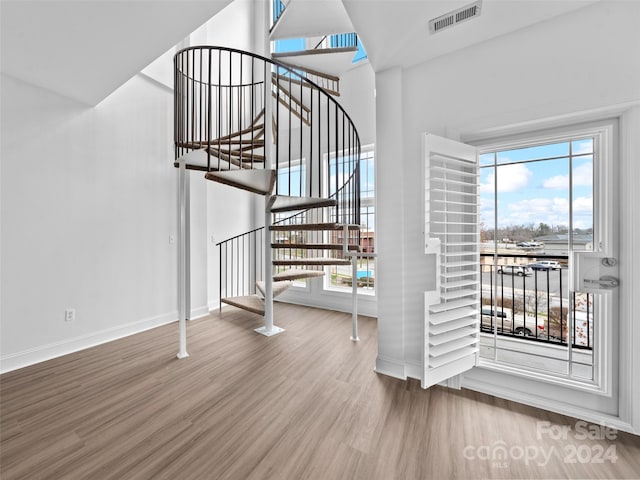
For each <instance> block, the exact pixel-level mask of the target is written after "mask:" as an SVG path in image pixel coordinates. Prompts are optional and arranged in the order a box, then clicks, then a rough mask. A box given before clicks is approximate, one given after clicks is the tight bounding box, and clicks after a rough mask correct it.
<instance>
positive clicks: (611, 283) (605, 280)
mask: <svg viewBox="0 0 640 480" xmlns="http://www.w3.org/2000/svg"><path fill="white" fill-rule="evenodd" d="M584 283H591V284H597V285H600V286H601V287H602V288H615V287H618V286H620V280H618V279H617V278H616V277H611V276H609V275H604V276H602V277H600V278H599V279H598V280H594V279H590V278H585V279H584Z"/></svg>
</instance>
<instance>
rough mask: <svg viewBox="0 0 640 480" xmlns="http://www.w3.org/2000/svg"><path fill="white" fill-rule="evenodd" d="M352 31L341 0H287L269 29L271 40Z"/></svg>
mask: <svg viewBox="0 0 640 480" xmlns="http://www.w3.org/2000/svg"><path fill="white" fill-rule="evenodd" d="M269 1H270V0H269ZM285 3H286V2H285ZM353 31H354V29H353V25H352V24H351V20H349V16H348V15H347V12H346V11H345V9H344V5H343V4H342V0H289V3H288V4H287V7H286V8H285V10H284V12H283V14H282V17H281V18H280V20H279V21H278V23H276V25H275V27H274V28H273V30H272V31H271V40H276V39H282V38H299V37H314V36H322V35H328V34H333V33H349V32H353Z"/></svg>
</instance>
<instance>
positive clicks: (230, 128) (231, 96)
mask: <svg viewBox="0 0 640 480" xmlns="http://www.w3.org/2000/svg"><path fill="white" fill-rule="evenodd" d="M174 68H175V77H174V81H175V88H174V92H175V93H174V98H175V101H174V107H175V131H174V134H175V156H176V159H177V158H179V157H181V156H182V155H184V154H185V153H187V152H188V151H191V150H194V149H202V148H204V150H205V151H206V153H207V163H206V166H205V165H201V167H202V168H200V169H204V170H207V171H211V170H225V169H229V170H231V169H236V168H237V169H242V168H260V166H261V165H262V162H265V161H267V160H268V159H271V160H272V161H273V164H274V165H273V166H275V169H276V171H277V174H278V178H279V180H280V181H279V182H278V187H277V188H278V190H277V193H278V194H280V195H295V194H296V193H297V195H311V196H323V197H326V198H331V197H335V198H336V200H337V206H336V207H335V208H334V210H335V212H334V214H335V220H336V221H338V220H341V222H338V223H350V224H353V223H359V216H360V207H359V205H360V203H359V163H360V162H359V160H360V138H359V135H358V132H357V129H356V127H355V125H354V123H353V120H352V119H351V117H350V115H349V114H348V113H347V112H346V111H345V110H344V108H343V107H342V105H340V104H339V103H338V102H337V101H336V99H335V98H334V97H333V96H332V94H331V93H330V92H329V91H327V90H325V89H324V88H323V87H322V86H321V85H318V84H317V83H316V82H314V81H313V80H311V79H309V78H307V77H306V76H305V75H304V74H303V73H300V72H299V71H297V70H296V69H295V68H292V67H290V66H288V65H285V64H283V63H281V62H278V61H276V60H272V59H269V58H266V57H264V56H261V55H258V54H255V53H252V52H246V51H242V50H239V49H235V48H229V47H221V46H192V47H187V48H184V49H182V50H180V51H179V52H177V53H176V54H175V56H174ZM274 73H275V75H273V74H274ZM287 78H288V80H289V81H288V85H287ZM294 82H295V88H292V84H293V83H294ZM287 87H288V88H287ZM271 97H274V100H271ZM267 102H271V104H270V105H269V106H268V105H267ZM305 102H306V103H307V104H305ZM309 102H310V105H308V104H309ZM269 107H271V108H269ZM269 111H270V112H272V118H271V119H269V118H267V116H266V112H269ZM281 117H282V118H281ZM267 122H270V123H273V126H274V128H273V140H274V143H275V145H276V147H275V154H272V153H271V152H270V151H269V148H266V147H268V145H267V140H266V138H265V137H266V130H267ZM283 142H284V144H283ZM303 168H304V169H306V171H305V170H303ZM296 169H298V170H299V171H298V173H295V172H294V170H296ZM332 171H333V174H334V176H335V177H332V178H335V184H334V182H333V180H332V183H331V187H329V186H328V185H327V180H326V178H328V177H329V176H330V175H331V174H332ZM303 176H304V178H303ZM284 177H286V181H283V179H284ZM307 177H308V178H307ZM321 177H325V179H324V180H323V179H322V178H321ZM292 178H295V179H296V180H295V182H297V185H295V186H294V188H292ZM295 182H294V183H295ZM338 183H340V184H338ZM295 190H297V192H296V191H295ZM296 215H300V213H298V214H296Z"/></svg>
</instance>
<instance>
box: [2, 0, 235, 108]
mask: <svg viewBox="0 0 640 480" xmlns="http://www.w3.org/2000/svg"><path fill="white" fill-rule="evenodd" d="M229 3H231V0H207V1H202V0H169V1H165V0H153V1H150V0H138V1H117V0H112V1H111V0H102V1H100V0H84V1H77V0H71V1H57V0H47V1H31V0H19V1H10V0H2V3H1V4H0V8H1V10H0V14H1V24H0V25H1V29H0V30H1V33H0V35H1V36H0V44H1V71H2V73H4V74H7V75H11V76H13V77H16V78H19V79H21V80H24V81H26V82H29V83H31V84H33V85H36V86H39V87H42V88H46V89H49V90H52V91H54V92H56V93H58V94H60V95H64V96H67V97H70V98H73V99H75V100H78V101H80V102H82V103H85V104H88V105H97V104H98V103H99V102H100V101H102V100H103V99H104V98H106V97H107V96H108V95H109V94H111V93H112V92H113V91H114V90H116V89H117V88H118V87H120V86H121V85H122V84H124V83H125V82H126V81H127V80H129V79H130V78H131V77H132V76H133V75H135V74H136V73H138V72H139V71H141V70H142V69H143V68H144V67H146V66H147V65H148V64H149V63H151V62H152V61H153V60H154V59H155V58H157V57H158V56H160V55H161V54H163V53H164V52H166V51H167V50H168V49H169V48H171V47H172V46H174V45H176V44H177V43H179V42H181V41H182V40H183V39H184V38H185V37H186V36H188V35H189V34H190V33H191V32H192V31H193V30H195V29H196V28H197V27H199V26H200V25H202V24H203V23H205V22H206V21H207V20H209V19H210V18H211V17H212V16H214V15H215V14H216V13H217V12H219V11H220V10H222V9H223V8H224V7H225V6H226V5H228V4H229ZM150 26H153V27H152V28H151V27H150Z"/></svg>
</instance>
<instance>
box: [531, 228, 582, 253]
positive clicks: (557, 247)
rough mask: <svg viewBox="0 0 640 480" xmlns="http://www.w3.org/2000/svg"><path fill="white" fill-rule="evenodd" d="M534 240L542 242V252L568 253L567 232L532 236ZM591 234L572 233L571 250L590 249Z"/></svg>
mask: <svg viewBox="0 0 640 480" xmlns="http://www.w3.org/2000/svg"><path fill="white" fill-rule="evenodd" d="M534 240H535V241H536V242H540V243H542V244H543V247H542V248H543V249H544V253H546V254H555V255H568V254H569V234H567V233H555V234H553V235H543V236H541V237H536V238H534ZM592 249H593V234H590V233H589V234H574V235H573V250H587V251H588V250H592Z"/></svg>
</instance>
